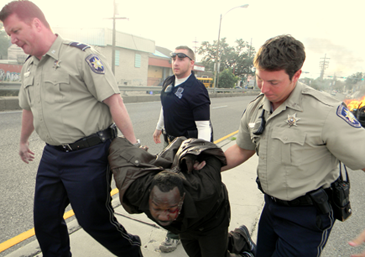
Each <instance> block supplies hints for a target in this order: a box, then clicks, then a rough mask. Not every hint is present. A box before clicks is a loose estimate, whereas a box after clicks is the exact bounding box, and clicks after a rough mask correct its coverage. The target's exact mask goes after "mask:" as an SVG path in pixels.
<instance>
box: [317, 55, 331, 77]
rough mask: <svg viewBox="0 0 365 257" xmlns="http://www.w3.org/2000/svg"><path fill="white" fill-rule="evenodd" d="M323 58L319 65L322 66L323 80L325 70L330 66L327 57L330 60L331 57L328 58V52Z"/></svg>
mask: <svg viewBox="0 0 365 257" xmlns="http://www.w3.org/2000/svg"><path fill="white" fill-rule="evenodd" d="M321 59H323V61H321V62H319V67H320V68H321V75H320V78H321V80H323V76H324V70H325V69H326V68H328V62H327V61H326V59H327V60H329V59H330V58H326V54H325V55H324V58H321Z"/></svg>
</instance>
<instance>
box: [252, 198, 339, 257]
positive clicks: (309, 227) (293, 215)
mask: <svg viewBox="0 0 365 257" xmlns="http://www.w3.org/2000/svg"><path fill="white" fill-rule="evenodd" d="M333 224H334V218H333V211H332V209H331V212H330V213H327V214H320V213H319V212H318V211H317V209H316V207H315V206H296V207H293V206H283V205H278V204H277V203H275V202H274V201H273V200H272V199H271V197H270V196H267V195H265V206H264V209H263V211H262V214H261V218H260V222H259V229H258V237H257V255H256V256H257V257H293V256H296V257H318V256H320V255H321V253H322V250H323V248H324V246H325V245H326V243H327V240H328V237H329V235H330V232H331V230H332V227H333Z"/></svg>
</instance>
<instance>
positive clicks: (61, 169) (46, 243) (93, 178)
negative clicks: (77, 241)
mask: <svg viewBox="0 0 365 257" xmlns="http://www.w3.org/2000/svg"><path fill="white" fill-rule="evenodd" d="M109 145H110V140H108V141H107V142H105V143H101V144H98V145H95V146H92V147H89V148H85V149H81V150H76V151H70V152H64V151H62V150H59V149H57V148H56V147H53V146H50V145H46V146H45V148H44V151H43V156H42V159H41V162H40V165H39V168H38V173H37V178H36V189H35V199H34V227H35V232H36V236H37V239H38V241H39V244H40V247H41V250H42V252H43V256H45V257H53V256H57V257H59V256H71V253H70V246H69V236H68V231H67V227H66V223H65V221H64V219H63V214H64V210H65V208H66V206H67V205H68V204H69V203H71V206H72V208H73V210H74V212H75V215H76V218H77V220H78V222H79V224H80V225H81V227H82V228H83V229H84V230H85V231H86V232H87V233H89V234H90V235H91V236H92V237H93V238H94V239H96V240H97V241H98V242H99V243H100V244H102V245H103V246H104V247H106V248H107V249H108V250H109V251H110V252H112V253H113V254H115V255H117V256H131V257H132V256H133V257H140V256H142V254H141V250H140V239H139V237H138V236H134V235H131V234H128V233H127V232H126V230H125V229H124V227H123V226H121V225H120V224H119V223H118V221H117V220H116V218H115V217H114V210H113V207H112V206H111V197H110V190H111V188H110V182H111V172H110V170H109V167H108V158H107V157H108V148H109Z"/></svg>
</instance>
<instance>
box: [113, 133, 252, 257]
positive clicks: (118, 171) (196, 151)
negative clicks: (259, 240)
mask: <svg viewBox="0 0 365 257" xmlns="http://www.w3.org/2000/svg"><path fill="white" fill-rule="evenodd" d="M185 139H186V138H184V137H179V138H177V139H175V140H174V141H173V142H172V143H171V144H170V145H169V146H168V147H167V148H165V149H164V150H163V151H162V152H161V153H160V154H158V155H152V154H150V153H148V152H146V151H145V150H143V149H141V148H137V147H135V146H133V145H132V144H131V143H129V142H128V141H127V140H125V139H124V138H116V139H115V140H114V141H113V143H112V144H111V147H110V153H109V162H110V165H111V169H112V171H113V174H114V179H115V181H116V184H117V187H118V189H119V197H120V200H121V203H122V205H123V207H124V208H125V210H126V211H127V212H129V213H142V212H144V213H145V214H146V215H147V216H148V217H149V218H150V219H151V220H153V221H155V222H157V223H158V224H159V225H161V226H162V227H163V228H165V229H167V230H169V231H171V232H173V233H176V234H179V236H180V239H181V243H182V245H183V247H184V249H185V251H186V253H187V254H188V255H189V256H194V257H198V256H202V257H208V256H209V257H215V256H216V257H223V256H227V257H228V256H230V257H233V256H247V257H252V256H254V253H255V249H256V246H255V244H254V243H253V241H252V240H251V237H250V235H249V233H248V230H247V228H246V227H245V226H241V227H239V228H237V229H235V230H234V231H231V232H229V233H228V226H229V221H230V205H229V199H228V192H227V189H226V186H225V185H224V184H223V183H222V179H221V172H220V169H221V167H222V166H223V165H225V164H226V159H225V156H224V153H223V152H222V150H221V149H220V148H218V147H217V146H216V145H215V144H213V143H210V142H207V141H205V140H202V139H188V140H185ZM184 140H185V141H184Z"/></svg>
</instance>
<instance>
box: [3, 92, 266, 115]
mask: <svg viewBox="0 0 365 257" xmlns="http://www.w3.org/2000/svg"><path fill="white" fill-rule="evenodd" d="M258 93H259V91H249V92H245V93H211V94H210V95H209V96H210V98H216V97H236V96H244V95H257V94H258ZM123 101H124V103H139V102H154V101H160V95H148V94H146V95H129V96H123ZM16 110H21V108H20V107H19V103H18V97H13V96H4V97H0V111H16Z"/></svg>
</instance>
